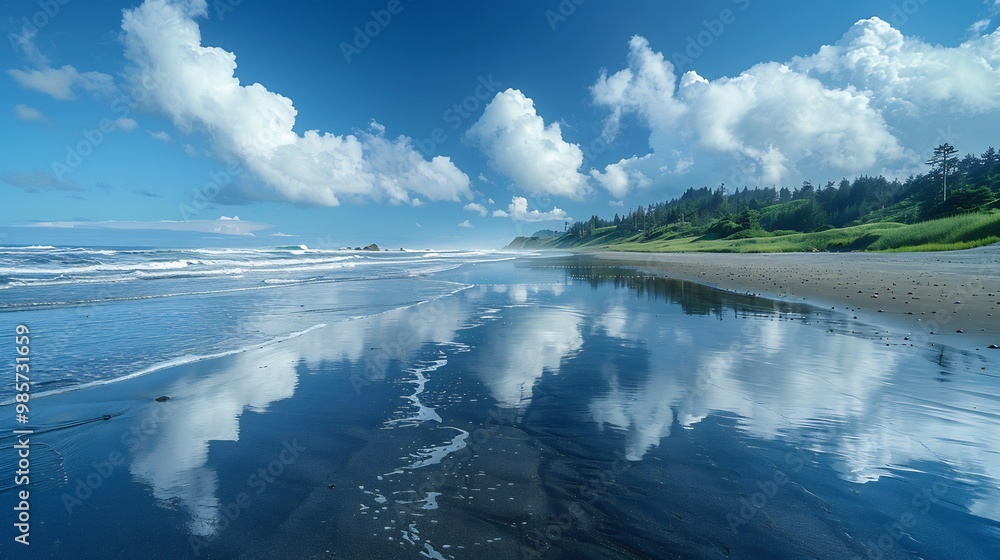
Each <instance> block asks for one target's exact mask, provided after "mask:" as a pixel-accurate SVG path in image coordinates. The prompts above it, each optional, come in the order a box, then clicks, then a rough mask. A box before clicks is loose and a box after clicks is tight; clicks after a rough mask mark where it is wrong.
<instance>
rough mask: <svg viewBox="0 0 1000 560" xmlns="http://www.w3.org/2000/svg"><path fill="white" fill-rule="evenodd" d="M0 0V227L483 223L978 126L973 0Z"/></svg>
mask: <svg viewBox="0 0 1000 560" xmlns="http://www.w3.org/2000/svg"><path fill="white" fill-rule="evenodd" d="M95 4H96V5H95ZM3 5H4V14H5V17H4V19H3V20H2V22H3V25H4V29H3V31H4V34H5V36H6V41H4V46H3V47H2V48H0V66H2V68H3V70H4V72H3V75H0V80H2V82H3V86H2V89H0V92H2V97H0V123H2V129H0V130H2V133H0V134H2V135H3V143H4V144H3V145H4V147H5V156H6V157H4V158H3V159H2V160H0V192H2V193H3V195H2V196H3V200H4V202H5V207H6V208H7V212H5V214H4V216H3V218H2V219H0V235H3V236H4V237H5V239H0V243H19V244H30V243H52V242H58V243H60V244H70V245H72V244H116V245H127V244H143V245H148V244H160V243H162V244H166V245H170V244H177V243H180V242H181V240H184V242H185V243H188V244H191V243H193V244H212V245H243V244H247V243H250V244H258V245H279V244H291V243H295V244H299V243H304V244H306V245H309V246H321V247H340V246H347V245H351V246H353V245H358V244H365V243H368V242H372V241H374V242H378V243H379V244H381V245H384V246H388V247H396V246H407V247H425V246H427V247H442V248H443V247H469V246H479V247H496V246H502V245H503V244H505V243H506V242H507V241H508V240H509V239H510V238H512V237H513V236H515V235H520V234H530V233H532V232H534V231H535V230H538V229H543V228H554V229H561V228H562V226H563V223H564V222H565V221H567V220H570V219H578V220H585V219H587V218H589V216H590V215H592V214H595V213H596V214H598V215H601V216H611V215H613V214H614V213H615V212H626V211H628V209H629V208H630V207H635V206H637V205H639V204H646V203H650V202H655V201H659V200H665V199H667V198H670V197H673V196H675V195H677V194H679V193H680V192H682V191H683V190H684V189H686V188H687V187H692V186H693V187H700V186H706V185H708V186H716V185H718V184H719V183H721V182H725V183H726V185H727V186H729V187H734V186H735V187H742V186H744V185H747V186H750V187H751V188H752V187H753V186H755V185H761V186H771V185H775V186H789V187H792V186H795V185H798V184H800V183H801V182H802V181H803V180H811V181H813V182H817V183H818V182H822V183H825V182H826V181H829V180H838V179H840V178H841V177H845V176H846V177H853V176H856V175H860V174H878V173H884V174H887V175H892V176H899V177H905V176H907V175H909V174H910V173H912V172H915V171H919V170H920V169H921V168H922V162H923V161H924V160H925V159H926V157H925V156H926V154H927V152H928V151H929V150H930V149H931V148H932V147H933V146H934V145H936V144H938V143H941V142H943V141H948V142H950V143H952V144H954V145H956V146H957V147H958V148H959V149H960V150H961V151H963V152H976V153H980V152H982V151H984V150H985V149H986V147H988V146H989V145H995V144H997V143H998V142H997V139H996V136H995V132H994V131H995V130H996V129H997V124H1000V119H998V115H1000V112H998V111H1000V93H998V92H1000V32H996V29H997V23H1000V17H998V15H1000V14H998V12H1000V1H998V0H989V1H983V0H966V1H959V2H948V3H945V2H934V1H930V0H895V1H892V2H889V1H864V2H862V1H845V2H838V3H813V2H808V3H807V2H764V1H763V0H711V1H705V2H698V3H682V2H653V1H648V2H619V3H611V2H601V1H598V0H562V1H556V0H551V1H549V0H535V1H517V0H515V1H509V2H503V3H467V2H434V3H430V2H427V3H423V2H413V1H411V0H398V1H388V0H385V1H371V2H361V1H357V2H295V3H279V2H264V1H251V0H243V1H238V0H219V1H214V0H213V1H212V2H203V1H199V0H147V1H146V2H138V1H131V2H111V1H108V2H100V3H87V4H86V5H85V3H84V2H79V1H66V0H63V1H62V2H60V1H59V0H40V1H38V2H13V1H5V2H4V3H3ZM393 12H395V13H393ZM102 125H103V127H104V130H101V128H102ZM223 216H224V217H227V218H233V217H236V216H238V217H239V220H233V219H226V220H223V219H220V218H221V217H223ZM24 226H30V227H24ZM40 226H47V227H40ZM250 234H253V235H252V236H251V235H250ZM276 234H283V235H276ZM285 236H287V237H285Z"/></svg>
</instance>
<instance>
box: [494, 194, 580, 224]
mask: <svg viewBox="0 0 1000 560" xmlns="http://www.w3.org/2000/svg"><path fill="white" fill-rule="evenodd" d="M493 217H494V218H510V219H511V220H514V221H515V222H552V221H567V220H572V219H573V218H570V217H569V216H567V215H566V212H565V211H563V210H562V209H560V208H553V209H552V210H550V211H548V212H539V211H538V210H531V211H528V199H526V198H524V197H522V196H515V197H513V198H512V199H511V201H510V205H508V206H507V209H506V210H495V211H494V212H493Z"/></svg>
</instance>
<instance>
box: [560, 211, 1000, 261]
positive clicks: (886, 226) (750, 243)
mask: <svg viewBox="0 0 1000 560" xmlns="http://www.w3.org/2000/svg"><path fill="white" fill-rule="evenodd" d="M595 233H596V235H594V236H591V237H589V238H587V239H585V240H582V242H577V243H570V244H567V245H563V247H569V246H573V247H578V248H585V249H591V250H594V249H596V250H614V251H633V252H666V253H672V252H712V253H789V252H809V251H814V250H816V251H951V250H957V249H970V248H973V247H980V246H983V245H990V244H992V243H996V242H998V241H1000V211H996V210H994V211H991V212H982V213H975V214H964V215H961V216H953V217H950V218H941V219H938V220H930V221H927V222H921V223H917V224H909V225H907V224H900V223H896V222H877V223H868V224H862V225H858V226H851V227H845V228H836V229H829V230H826V231H821V232H814V233H792V232H785V231H783V232H780V233H779V234H778V235H775V233H778V232H774V233H772V234H769V235H768V236H766V237H750V238H744V239H731V238H730V239H712V238H711V237H710V236H701V237H682V238H676V237H669V235H664V236H662V237H660V238H656V239H651V240H648V241H646V240H643V239H642V235H636V236H633V237H630V238H627V239H619V238H615V232H614V231H613V228H603V229H602V230H598V231H597V232H595ZM556 246H558V245H556Z"/></svg>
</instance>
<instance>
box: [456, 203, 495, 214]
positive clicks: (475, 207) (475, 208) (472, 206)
mask: <svg viewBox="0 0 1000 560" xmlns="http://www.w3.org/2000/svg"><path fill="white" fill-rule="evenodd" d="M462 209H463V210H468V211H470V212H479V215H480V216H486V214H488V213H489V211H488V210H486V207H485V206H483V205H482V204H479V203H478V202H470V203H468V204H466V205H465V206H464V207H463V208H462Z"/></svg>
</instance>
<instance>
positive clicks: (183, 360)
mask: <svg viewBox="0 0 1000 560" xmlns="http://www.w3.org/2000/svg"><path fill="white" fill-rule="evenodd" d="M325 327H326V323H318V324H316V325H313V326H311V327H309V328H307V329H305V330H301V331H297V332H293V333H290V334H287V335H284V336H279V337H277V338H273V339H271V340H268V341H265V342H258V343H254V344H249V345H247V346H241V347H239V348H234V349H232V350H224V351H222V352H215V353H212V354H200V355H186V356H179V357H177V358H173V359H170V360H165V361H163V362H160V363H157V364H154V365H152V366H149V367H147V368H143V369H141V370H138V371H135V372H132V373H128V374H125V375H122V376H119V377H114V378H111V379H98V380H95V381H89V382H87V383H81V384H79V385H73V386H69V387H63V388H59V389H52V390H49V391H42V392H38V393H32V394H31V399H32V400H35V399H40V398H42V397H48V396H51V395H58V394H61V393H68V392H70V391H79V390H81V389H88V388H90V387H99V386H102V385H108V384H111V383H117V382H119V381H125V380H127V379H135V378H136V377H141V376H143V375H148V374H150V373H153V372H155V371H160V370H162V369H166V368H171V367H176V366H181V365H184V364H190V363H194V362H201V361H204V360H211V359H215V358H223V357H225V356H232V355H233V354H240V353H243V352H247V351H250V350H253V349H255V348H262V347H265V346H271V345H274V344H278V343H281V342H285V341H287V340H291V339H293V338H298V337H300V336H302V335H305V334H309V333H311V332H313V331H315V330H319V329H322V328H325ZM12 404H14V399H10V400H6V401H3V402H0V406H9V405H12Z"/></svg>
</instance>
